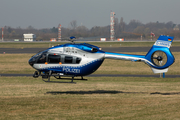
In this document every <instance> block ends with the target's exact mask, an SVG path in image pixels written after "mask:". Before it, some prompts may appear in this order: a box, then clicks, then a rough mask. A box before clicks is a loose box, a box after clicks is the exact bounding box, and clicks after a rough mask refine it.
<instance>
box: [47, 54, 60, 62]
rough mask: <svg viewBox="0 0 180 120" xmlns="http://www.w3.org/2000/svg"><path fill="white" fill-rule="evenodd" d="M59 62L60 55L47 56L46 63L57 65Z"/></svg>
mask: <svg viewBox="0 0 180 120" xmlns="http://www.w3.org/2000/svg"><path fill="white" fill-rule="evenodd" d="M59 62H61V56H60V55H52V54H49V55H48V63H49V64H57V63H59Z"/></svg>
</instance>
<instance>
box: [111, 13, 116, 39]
mask: <svg viewBox="0 0 180 120" xmlns="http://www.w3.org/2000/svg"><path fill="white" fill-rule="evenodd" d="M114 15H115V12H111V14H110V26H111V28H110V40H111V41H113V40H114V34H115V32H114Z"/></svg>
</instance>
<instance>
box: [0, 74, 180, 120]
mask: <svg viewBox="0 0 180 120" xmlns="http://www.w3.org/2000/svg"><path fill="white" fill-rule="evenodd" d="M179 86H180V82H179V78H173V79H172V78H164V79H163V78H138V77H137V78H131V77H125V78H124V77H96V78H93V77H88V81H78V82H77V84H54V83H45V82H43V81H42V80H41V79H40V78H38V79H34V78H32V77H0V91H1V92H0V108H1V109H0V119H1V120H10V119H13V120H17V119H18V120H19V119H30V120H31V119H48V120H52V119H53V120H54V119H55V120H59V119H60V120H100V119H103V120H119V119H123V120H130V119H131V120H147V119H149V120H150V119H151V120H152V119H153V120H159V119H161V120H162V119H163V120H178V119H180V114H179V112H180V101H179V95H180V87H179Z"/></svg>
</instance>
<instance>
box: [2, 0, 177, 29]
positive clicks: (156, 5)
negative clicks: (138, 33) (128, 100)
mask: <svg viewBox="0 0 180 120" xmlns="http://www.w3.org/2000/svg"><path fill="white" fill-rule="evenodd" d="M111 11H113V12H115V14H116V15H115V17H116V18H118V20H119V21H120V18H121V17H123V19H124V22H126V23H127V24H128V23H129V22H130V20H133V19H134V20H138V21H140V22H142V23H144V24H146V23H149V22H157V21H159V22H164V23H167V22H169V21H172V22H173V23H175V24H180V15H179V12H180V0H1V1H0V27H4V26H10V27H13V28H16V27H21V28H27V27H28V26H32V27H34V28H37V29H42V28H52V27H57V26H58V25H59V24H61V26H62V27H66V28H68V27H70V22H72V21H73V20H76V21H77V25H78V26H79V25H84V26H86V27H87V28H89V29H90V28H92V27H94V26H107V25H110V12H111Z"/></svg>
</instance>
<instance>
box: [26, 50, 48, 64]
mask: <svg viewBox="0 0 180 120" xmlns="http://www.w3.org/2000/svg"><path fill="white" fill-rule="evenodd" d="M46 53H47V50H46V51H42V52H39V53H37V54H36V55H34V56H33V57H32V58H31V59H30V60H29V64H30V65H33V64H34V63H36V62H38V63H42V62H45V60H46Z"/></svg>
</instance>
